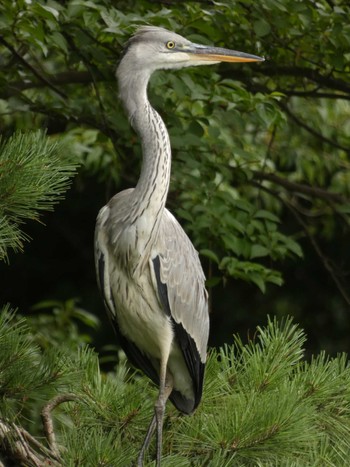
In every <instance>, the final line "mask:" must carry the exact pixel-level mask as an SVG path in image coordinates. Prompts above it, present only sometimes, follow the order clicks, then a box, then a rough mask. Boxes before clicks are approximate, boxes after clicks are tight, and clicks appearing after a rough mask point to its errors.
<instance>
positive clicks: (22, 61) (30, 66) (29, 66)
mask: <svg viewBox="0 0 350 467" xmlns="http://www.w3.org/2000/svg"><path fill="white" fill-rule="evenodd" d="M0 43H1V44H3V45H4V46H5V47H6V48H7V49H8V50H9V51H10V52H11V53H12V55H13V56H14V57H16V59H17V60H18V61H19V62H21V63H22V65H24V66H25V67H26V68H28V69H29V70H30V71H31V72H32V73H33V75H34V76H36V77H37V78H38V79H39V80H40V81H42V82H43V83H45V84H46V85H47V86H49V87H50V88H51V89H52V90H53V91H55V92H56V94H58V95H59V96H61V97H63V98H66V97H67V96H66V94H65V93H64V92H62V91H61V90H60V89H58V88H57V87H56V86H54V85H53V84H52V83H51V82H50V81H49V80H48V79H47V78H46V77H45V76H43V75H42V74H40V73H39V72H38V70H36V69H35V68H34V67H33V66H32V65H31V64H30V63H28V62H27V60H25V58H24V57H22V55H21V54H20V53H18V52H17V50H16V49H15V48H14V47H13V46H12V45H11V44H9V43H8V42H7V40H6V39H4V38H3V37H2V36H0Z"/></svg>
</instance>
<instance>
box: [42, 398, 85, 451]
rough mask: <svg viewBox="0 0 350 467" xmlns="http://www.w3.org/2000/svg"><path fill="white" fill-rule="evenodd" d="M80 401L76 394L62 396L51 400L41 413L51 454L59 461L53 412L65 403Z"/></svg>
mask: <svg viewBox="0 0 350 467" xmlns="http://www.w3.org/2000/svg"><path fill="white" fill-rule="evenodd" d="M77 399H79V397H78V396H76V395H75V394H60V395H58V396H56V397H54V398H53V399H52V400H50V401H49V402H48V403H47V404H46V405H45V406H44V408H43V409H42V411H41V419H42V421H43V427H44V433H45V436H46V439H47V441H48V443H49V446H50V449H51V452H52V453H53V455H54V457H56V458H57V459H59V458H60V451H59V449H58V446H57V441H56V436H55V432H54V428H53V420H52V411H53V410H54V409H55V408H56V407H57V406H58V405H60V404H62V403H63V402H71V401H75V400H77Z"/></svg>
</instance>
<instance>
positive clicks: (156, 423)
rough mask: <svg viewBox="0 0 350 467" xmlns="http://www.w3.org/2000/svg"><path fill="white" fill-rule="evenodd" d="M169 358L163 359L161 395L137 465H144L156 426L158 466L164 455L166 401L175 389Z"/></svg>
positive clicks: (160, 383) (139, 466)
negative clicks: (169, 370)
mask: <svg viewBox="0 0 350 467" xmlns="http://www.w3.org/2000/svg"><path fill="white" fill-rule="evenodd" d="M166 367H167V359H166V360H165V359H164V360H162V362H161V365H160V372H159V373H160V375H159V380H160V381H159V395H158V398H157V401H156V403H155V406H154V415H153V417H152V420H151V423H150V424H149V427H148V430H147V434H146V437H145V440H144V442H143V444H142V447H141V450H140V453H139V455H138V458H137V467H142V466H143V458H144V455H145V452H146V450H147V448H148V446H149V443H150V441H151V439H152V435H153V433H154V430H155V428H156V427H157V462H156V465H157V467H160V462H161V457H162V438H163V420H164V412H165V405H166V402H167V400H168V398H169V396H170V394H171V391H172V390H173V379H172V376H171V375H170V374H169V373H167V371H166Z"/></svg>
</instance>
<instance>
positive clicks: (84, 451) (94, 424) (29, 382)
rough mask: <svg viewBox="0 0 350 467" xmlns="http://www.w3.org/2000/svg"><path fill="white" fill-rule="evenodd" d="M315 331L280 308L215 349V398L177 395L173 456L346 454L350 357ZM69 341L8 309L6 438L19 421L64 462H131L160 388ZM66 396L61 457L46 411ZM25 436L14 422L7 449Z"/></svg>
mask: <svg viewBox="0 0 350 467" xmlns="http://www.w3.org/2000/svg"><path fill="white" fill-rule="evenodd" d="M67 339H68V340H69V336H67ZM305 339H306V338H305V334H304V332H303V331H302V330H301V329H300V328H298V326H297V325H296V324H294V323H293V322H292V320H291V319H286V320H283V321H281V322H278V321H277V320H276V319H274V320H272V319H269V320H268V323H267V325H266V326H265V327H263V328H261V327H258V328H257V332H256V335H255V337H254V338H253V339H252V340H250V341H249V342H248V343H247V344H243V343H242V341H241V340H240V339H239V338H236V339H235V343H234V345H232V346H228V345H227V346H225V347H224V348H221V349H219V350H211V351H210V354H209V358H208V365H207V372H206V381H205V387H204V396H203V401H202V403H201V404H200V406H199V408H198V410H197V411H196V413H195V414H194V415H192V416H182V415H180V414H179V413H178V412H177V411H176V409H175V408H174V407H173V406H172V405H171V404H168V407H167V417H166V420H165V426H164V449H163V451H164V453H163V465H164V466H167V467H170V466H175V465H176V466H210V467H212V466H213V467H224V466H264V467H265V466H266V467H267V466H325V465H328V466H340V465H346V464H347V461H348V459H349V456H350V436H349V435H350V412H349V409H350V367H349V363H348V361H347V358H346V356H345V355H339V356H337V357H336V358H329V357H327V356H326V355H325V354H324V353H321V354H319V355H318V356H316V357H313V358H312V359H311V360H310V361H306V360H305V358H304V350H303V346H304V344H305ZM62 342H64V340H62ZM67 344H69V342H68V343H65V344H64V345H63V343H62V344H61V345H59V344H58V343H56V345H53V346H52V347H51V349H50V348H45V349H44V348H42V347H40V346H39V345H38V344H37V342H36V338H35V337H34V335H33V333H32V330H31V329H30V327H29V326H28V325H27V324H26V323H25V321H24V320H23V319H20V318H19V317H17V316H16V315H15V314H14V313H13V312H12V311H11V310H10V309H9V307H5V308H4V309H3V311H2V313H1V317H0V381H1V398H0V446H3V445H5V444H4V440H3V439H2V434H1V428H2V427H3V426H4V425H6V426H11V427H13V426H16V427H21V428H22V429H23V430H26V433H27V432H29V433H31V434H32V435H35V436H36V440H37V443H40V445H41V446H42V452H44V454H43V453H42V454H41V456H42V457H41V459H42V460H43V459H46V460H47V459H51V461H52V462H53V465H62V466H73V465H84V466H97V465H99V466H111V465H113V466H127V465H131V464H132V462H133V461H134V460H135V459H136V457H137V453H138V450H139V448H140V446H141V443H142V440H143V437H144V435H145V433H146V430H147V425H148V423H149V420H150V418H151V416H152V413H153V403H154V400H155V398H156V394H157V389H156V388H155V387H154V386H153V385H152V384H151V383H150V382H149V381H148V379H147V378H146V377H143V376H142V375H140V374H139V373H136V374H135V373H134V372H132V371H130V370H129V369H128V368H127V366H126V364H125V362H124V363H123V362H122V363H120V364H119V365H118V366H117V368H116V370H115V371H114V372H111V373H108V374H106V373H103V372H102V371H101V369H100V367H99V361H98V356H97V354H96V353H95V352H94V351H93V350H92V349H91V348H88V347H87V346H81V347H80V348H79V349H78V350H77V351H76V352H72V349H71V348H70V346H69V345H67ZM67 349H68V350H67ZM57 397H59V398H60V397H61V398H62V399H61V403H58V404H57V405H56V406H55V408H54V409H53V410H52V411H51V415H52V416H53V418H54V433H55V435H56V441H57V446H58V451H59V456H57V455H56V456H55V453H54V449H53V448H54V446H52V445H51V442H50V441H48V440H46V439H44V438H43V436H42V431H43V426H42V422H41V420H40V418H39V416H38V414H39V412H40V410H41V408H42V407H44V406H45V405H46V404H47V403H48V402H50V401H52V400H53V399H55V398H57ZM44 432H45V427H44ZM27 438H28V436H27V437H25V439H27ZM15 441H16V436H15V433H12V437H9V438H8V441H7V443H8V444H7V445H6V446H7V449H6V455H7V458H9V457H11V448H10V447H9V446H12V449H13V451H14V450H15V448H14V443H15ZM11 443H12V444H11ZM31 444H32V448H33V443H31ZM34 447H35V446H34ZM154 448H155V446H154V443H153V444H152V445H151V447H150V451H149V453H148V454H147V459H146V465H153V460H154V455H155V452H154ZM37 449H38V448H37ZM45 449H46V451H45ZM12 454H13V453H12ZM22 465H35V463H31V462H30V461H29V462H27V463H22Z"/></svg>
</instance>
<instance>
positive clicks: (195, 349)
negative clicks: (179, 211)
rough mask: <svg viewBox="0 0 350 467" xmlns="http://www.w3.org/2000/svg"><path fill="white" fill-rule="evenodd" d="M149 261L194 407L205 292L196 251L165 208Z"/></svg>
mask: <svg viewBox="0 0 350 467" xmlns="http://www.w3.org/2000/svg"><path fill="white" fill-rule="evenodd" d="M151 262H152V265H151V267H152V268H153V271H154V282H155V284H154V286H155V288H156V290H158V295H159V299H160V302H161V304H162V307H163V310H164V312H165V313H167V314H168V315H169V316H170V317H171V319H172V321H173V326H174V332H175V336H176V340H177V342H178V344H179V346H180V348H181V351H182V353H183V356H184V359H185V362H186V366H187V368H188V371H189V373H190V375H191V378H192V381H193V385H194V391H195V405H194V408H195V407H196V406H197V405H198V403H199V401H200V399H201V395H202V387H203V378H204V366H205V361H206V351H207V343H208V335H209V313H208V294H207V291H206V290H205V284H204V282H205V276H204V273H203V270H202V266H201V264H200V261H199V258H198V253H197V251H196V250H195V248H194V247H193V245H192V243H191V241H190V240H189V238H188V237H187V235H186V234H185V232H184V231H183V229H182V227H181V226H180V224H179V223H178V222H177V220H176V219H175V217H174V216H173V215H172V214H171V213H170V212H169V211H168V210H164V214H163V216H162V220H161V223H160V226H159V234H158V239H157V242H156V245H155V247H154V250H153V254H152V261H151ZM175 405H176V403H175Z"/></svg>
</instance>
